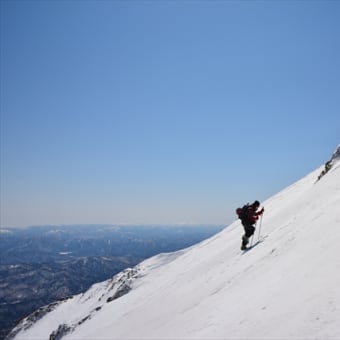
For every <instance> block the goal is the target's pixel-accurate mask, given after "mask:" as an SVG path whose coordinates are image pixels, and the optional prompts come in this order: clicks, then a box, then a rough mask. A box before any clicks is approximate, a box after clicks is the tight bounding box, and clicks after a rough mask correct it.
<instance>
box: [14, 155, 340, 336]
mask: <svg viewBox="0 0 340 340" xmlns="http://www.w3.org/2000/svg"><path fill="white" fill-rule="evenodd" d="M322 168H323V167H320V168H319V169H317V170H315V171H314V172H312V173H311V174H309V175H307V176H306V177H304V178H303V179H301V180H300V181H298V182H296V183H295V184H293V185H291V186H289V187H287V188H286V189H285V190H283V191H281V192H280V193H278V194H277V195H275V196H273V197H272V198H270V199H268V200H267V201H266V202H264V203H263V205H264V207H265V214H264V216H263V220H262V227H261V240H262V242H259V243H257V240H258V232H259V226H258V227H257V231H256V234H255V237H254V243H255V244H256V243H257V244H256V245H255V246H254V247H253V248H252V249H250V250H249V251H246V252H242V251H241V250H240V244H241V236H242V234H243V228H242V226H241V224H240V222H239V221H235V222H234V223H232V224H231V225H230V226H228V227H227V228H225V229H224V230H223V231H222V232H220V233H219V234H217V235H215V236H213V237H212V238H210V239H208V240H205V241H203V242H201V243H199V244H197V245H195V246H192V247H190V248H188V249H185V250H182V251H179V252H175V253H169V254H161V255H158V256H155V257H153V258H151V259H148V260H146V261H144V262H142V263H141V264H140V265H138V266H136V267H135V268H134V269H133V270H127V271H125V272H123V273H120V274H118V276H116V277H114V278H113V279H112V280H108V281H105V282H102V283H98V284H96V285H94V286H92V287H91V288H90V289H89V290H88V291H87V292H86V293H84V294H79V295H77V296H75V297H73V298H72V299H69V300H67V301H65V302H62V303H60V304H59V305H58V306H56V308H55V309H53V310H52V311H51V312H49V313H47V314H46V315H45V316H44V317H43V318H41V319H40V320H38V321H37V322H36V323H34V324H33V326H31V327H30V328H28V329H26V330H22V331H21V332H19V333H18V334H17V335H16V338H15V339H34V340H37V339H49V337H50V334H51V333H52V332H53V331H56V330H57V329H58V327H60V325H62V324H65V325H68V326H69V329H70V330H71V331H69V332H68V333H67V332H66V333H65V335H64V336H63V337H62V339H73V340H75V339H77V340H79V339H88V340H94V339H129V340H131V339H280V340H281V339H301V340H302V339H303V340H307V339H334V340H335V339H340V247H339V244H340V162H339V161H337V162H336V163H335V164H333V167H332V168H331V170H330V171H329V172H328V173H327V174H326V175H325V176H323V177H322V178H321V179H320V181H316V179H317V177H318V175H319V173H320V171H321V170H322ZM124 275H125V276H124ZM119 284H121V285H122V284H126V285H128V287H129V288H130V289H131V290H129V292H128V293H127V294H125V295H123V296H122V297H119V298H118V299H113V300H111V299H108V297H110V296H113V294H114V292H115V291H117V289H118V288H117V287H118V285H119ZM107 301H109V302H107ZM84 319H85V320H84Z"/></svg>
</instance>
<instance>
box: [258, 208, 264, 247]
mask: <svg viewBox="0 0 340 340" xmlns="http://www.w3.org/2000/svg"><path fill="white" fill-rule="evenodd" d="M262 216H263V214H262V215H261V219H260V226H259V236H258V238H257V241H260V236H261V226H262Z"/></svg>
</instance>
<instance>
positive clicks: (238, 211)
mask: <svg viewBox="0 0 340 340" xmlns="http://www.w3.org/2000/svg"><path fill="white" fill-rule="evenodd" d="M248 208H249V203H247V204H246V205H244V206H243V207H242V208H237V209H236V215H237V216H238V218H239V219H240V220H242V219H244V218H245V217H246V216H247V210H248Z"/></svg>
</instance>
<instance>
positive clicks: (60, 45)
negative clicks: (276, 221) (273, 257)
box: [1, 0, 340, 227]
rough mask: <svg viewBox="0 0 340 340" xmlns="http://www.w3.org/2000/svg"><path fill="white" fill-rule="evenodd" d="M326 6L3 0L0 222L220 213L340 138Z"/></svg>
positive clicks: (293, 176) (332, 4)
mask: <svg viewBox="0 0 340 340" xmlns="http://www.w3.org/2000/svg"><path fill="white" fill-rule="evenodd" d="M339 36H340V2H337V1H240V2H237V1H29V0H27V1H1V225H2V226H4V227H8V226H25V225H38V224H72V223H146V224H147V223H164V224H172V223H207V224H227V223H229V222H230V221H231V220H232V219H234V218H235V215H234V210H235V208H236V207H237V206H239V205H241V204H243V203H245V202H247V201H252V200H254V199H258V200H261V201H262V200H264V199H266V198H268V197H270V196H271V195H273V194H275V193H276V192H278V191H279V190H281V189H283V188H284V187H286V186H287V185H289V184H291V183H292V182H294V181H296V180H297V179H299V178H301V177H302V176H304V175H306V174H307V173H309V172H310V171H312V170H314V169H315V168H317V167H318V166H320V165H322V164H323V163H324V162H325V161H326V160H327V159H328V158H329V157H330V155H331V153H332V152H333V151H334V149H335V147H336V146H337V145H338V144H339V143H340V112H339V109H340V95H339V94H340V39H339Z"/></svg>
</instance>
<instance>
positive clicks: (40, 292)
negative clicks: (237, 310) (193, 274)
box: [0, 225, 222, 339]
mask: <svg viewBox="0 0 340 340" xmlns="http://www.w3.org/2000/svg"><path fill="white" fill-rule="evenodd" d="M221 229H222V227H221V226H178V225H177V226H160V225H152V226H138V225H136V226H108V225H85V226H83V225H72V226H71V225H70V226H36V227H27V228H8V229H0V233H1V234H0V251H1V254H0V255H1V256H0V330H1V331H0V339H3V338H4V337H5V336H6V334H7V333H8V332H9V331H10V329H11V328H13V327H14V326H15V324H16V323H17V322H18V320H19V319H21V318H23V317H25V316H27V315H28V314H30V313H31V312H33V311H34V310H36V309H38V308H39V307H41V306H44V305H47V304H49V303H51V302H53V301H56V300H58V299H64V298H65V297H67V296H69V295H74V294H77V293H80V292H83V291H85V290H86V289H88V288H89V287H90V286H91V285H92V284H93V283H96V282H99V281H103V280H106V279H108V278H110V277H113V276H114V275H115V274H117V273H119V272H121V271H122V270H124V269H126V268H128V267H133V266H135V265H136V264H137V263H139V262H141V261H142V260H144V259H146V258H148V257H150V256H153V255H155V254H159V253H164V252H171V251H176V250H179V249H182V248H186V247H189V246H191V245H193V244H195V243H197V242H200V241H202V240H204V239H206V238H208V237H210V236H211V235H213V234H215V233H217V232H218V231H220V230H221Z"/></svg>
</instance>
